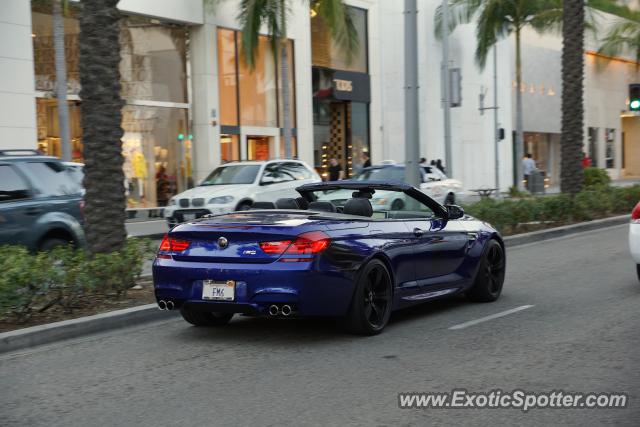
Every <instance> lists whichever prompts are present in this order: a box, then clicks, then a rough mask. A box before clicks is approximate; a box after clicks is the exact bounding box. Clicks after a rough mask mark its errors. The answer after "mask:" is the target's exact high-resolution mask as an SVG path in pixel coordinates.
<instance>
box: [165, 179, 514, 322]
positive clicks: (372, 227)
mask: <svg viewBox="0 0 640 427" xmlns="http://www.w3.org/2000/svg"><path fill="white" fill-rule="evenodd" d="M344 189H348V190H351V191H353V193H352V197H351V198H348V199H347V200H344V191H340V190H344ZM297 190H298V192H299V193H300V197H299V198H297V199H280V200H278V201H276V202H275V203H269V202H260V203H258V202H257V203H254V205H253V207H252V209H251V210H248V211H242V212H234V213H230V214H224V215H217V216H209V217H203V218H200V219H197V220H194V221H191V222H187V223H184V224H181V225H178V226H176V227H175V228H173V229H172V230H171V231H170V232H169V233H168V234H167V235H166V236H165V238H164V239H163V241H162V243H161V245H160V248H159V251H158V254H157V257H156V259H155V261H154V264H153V278H154V285H155V295H156V299H157V301H158V305H159V307H160V308H161V309H165V310H172V309H179V310H180V312H181V314H182V316H183V317H184V319H185V320H186V321H187V322H190V323H192V324H194V325H197V326H219V325H224V324H226V323H227V322H229V320H230V319H231V318H232V316H233V315H234V313H244V314H249V315H256V316H260V315H261V316H272V317H276V316H278V317H288V316H332V317H342V318H344V320H345V322H346V324H347V326H348V327H349V329H350V330H352V331H353V332H356V333H360V334H376V333H379V332H380V331H382V329H383V328H384V327H385V326H386V324H387V323H388V321H389V317H390V315H391V312H392V311H394V310H397V309H400V308H403V307H407V306H410V305H414V304H418V303H421V302H424V301H428V300H432V299H434V298H441V297H444V296H447V295H453V294H457V293H464V294H465V295H466V296H467V297H468V298H469V299H471V300H473V301H485V302H488V301H495V300H496V299H497V298H498V297H499V296H500V292H501V290H502V284H503V282H504V275H505V250H504V244H503V241H502V238H501V237H500V235H499V233H498V232H497V231H496V230H495V229H493V228H492V227H491V226H489V225H488V224H486V223H483V222H481V221H478V220H476V219H474V218H471V217H469V216H465V215H464V212H463V211H462V209H461V208H460V207H458V206H454V205H450V206H446V207H445V206H442V205H440V204H439V203H438V202H436V201H434V200H433V199H431V198H430V197H429V196H427V195H425V194H424V193H422V192H421V191H419V190H417V189H416V188H414V187H412V186H410V185H406V184H400V183H397V184H396V183H385V182H372V181H368V182H359V181H340V182H327V183H318V184H308V185H304V186H302V187H299V188H298V189H297ZM333 192H335V193H336V194H340V196H339V197H340V198H339V199H337V200H335V201H332V200H331V194H332V193H333ZM376 193H377V196H376ZM392 193H396V194H393V197H402V198H403V200H404V201H405V203H403V207H402V210H382V211H375V210H373V209H372V205H371V203H370V200H371V199H372V198H374V197H380V195H383V196H384V197H389V195H390V194H392ZM319 199H321V200H322V201H320V200H319Z"/></svg>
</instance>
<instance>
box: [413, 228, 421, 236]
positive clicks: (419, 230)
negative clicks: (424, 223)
mask: <svg viewBox="0 0 640 427" xmlns="http://www.w3.org/2000/svg"><path fill="white" fill-rule="evenodd" d="M413 234H414V235H415V236H416V237H422V235H423V234H424V230H421V229H419V228H418V227H416V228H414V229H413Z"/></svg>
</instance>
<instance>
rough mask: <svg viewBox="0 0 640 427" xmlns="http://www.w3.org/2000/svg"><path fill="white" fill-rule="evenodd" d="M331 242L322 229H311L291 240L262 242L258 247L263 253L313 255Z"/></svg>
mask: <svg viewBox="0 0 640 427" xmlns="http://www.w3.org/2000/svg"><path fill="white" fill-rule="evenodd" d="M330 243H331V238H330V237H329V236H327V235H326V234H325V233H323V232H322V231H311V232H309V233H303V234H301V235H299V236H298V237H296V239H295V240H294V241H293V242H292V241H291V240H281V241H277V242H262V243H260V249H262V251H263V252H264V253H267V254H274V255H281V254H285V255H315V254H317V253H320V252H322V251H324V250H325V249H327V247H328V246H329V244H330Z"/></svg>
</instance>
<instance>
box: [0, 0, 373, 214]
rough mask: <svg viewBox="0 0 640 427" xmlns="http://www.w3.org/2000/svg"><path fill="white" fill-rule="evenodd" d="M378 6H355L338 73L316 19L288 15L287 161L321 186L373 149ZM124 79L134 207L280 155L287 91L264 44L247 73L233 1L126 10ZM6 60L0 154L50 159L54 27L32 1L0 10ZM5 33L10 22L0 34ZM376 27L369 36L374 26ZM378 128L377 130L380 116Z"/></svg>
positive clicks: (73, 103) (70, 90)
mask: <svg viewBox="0 0 640 427" xmlns="http://www.w3.org/2000/svg"><path fill="white" fill-rule="evenodd" d="M377 3H378V2H377V1H374V0H352V1H349V2H348V4H349V7H350V10H351V13H352V15H353V16H354V22H355V23H356V27H357V31H358V37H359V42H360V43H359V45H360V49H359V51H358V53H357V55H355V58H353V60H352V61H350V62H347V61H346V60H345V59H344V55H343V54H342V52H340V50H339V49H338V48H337V47H336V46H335V44H334V43H333V42H332V40H331V38H330V37H329V33H328V31H327V29H326V27H325V25H324V23H323V22H322V20H321V18H320V17H318V16H317V14H316V13H315V12H314V11H313V10H310V9H309V8H308V6H305V3H303V2H297V3H293V8H292V10H291V12H290V18H289V28H288V35H287V37H288V38H289V51H288V54H289V55H288V57H289V62H288V64H289V70H290V72H289V76H290V78H289V95H290V98H289V99H290V111H289V115H290V118H291V120H290V122H291V131H292V135H293V138H292V140H293V141H292V142H293V156H295V157H298V158H300V159H302V160H305V161H306V162H307V163H309V164H310V165H314V166H316V168H317V169H318V171H319V172H320V173H324V171H325V168H326V165H327V160H328V159H329V158H330V157H336V158H337V159H338V160H339V161H340V162H341V164H342V165H343V168H344V169H345V171H346V172H347V174H349V173H350V172H353V171H354V170H357V168H358V165H359V164H361V158H362V154H363V153H365V152H367V153H369V152H371V151H374V149H375V147H379V145H380V141H379V139H378V137H377V136H378V135H377V134H374V135H372V134H371V132H370V129H371V128H372V127H375V126H379V123H378V122H377V119H376V118H373V114H372V113H375V112H376V111H379V110H380V106H379V105H378V102H379V99H378V97H377V96H376V94H375V88H376V87H377V86H378V85H379V82H378V76H377V73H375V72H373V71H372V70H378V65H377V61H378V58H379V56H378V55H377V54H376V53H375V52H370V51H369V45H370V44H371V43H372V41H373V42H374V45H376V43H377V42H375V41H376V40H377V34H376V32H375V31H372V30H371V28H377V16H378V11H377ZM118 8H119V9H120V10H121V12H122V14H123V18H122V30H121V36H120V44H121V46H120V49H121V63H120V74H121V84H122V92H121V95H122V97H123V99H124V100H125V103H126V105H125V107H124V109H123V121H122V127H123V130H124V136H123V138H122V142H123V156H124V160H125V165H124V172H125V177H126V182H125V185H126V188H127V194H128V206H129V207H130V208H153V207H157V206H163V205H164V204H165V203H166V202H167V200H168V198H169V197H171V195H173V194H176V193H178V192H180V191H183V190H184V189H186V188H188V187H190V186H193V185H194V184H196V183H197V182H199V181H200V180H202V179H203V178H204V177H206V176H207V175H208V174H209V173H210V172H211V171H212V170H213V169H214V168H215V167H217V166H219V165H220V164H223V163H225V162H229V161H234V160H264V159H269V158H278V157H282V156H283V155H284V141H283V138H282V134H283V128H282V125H283V105H284V103H283V99H282V78H281V72H280V69H279V67H277V66H276V61H275V60H274V56H273V53H272V51H271V47H270V43H269V39H268V37H266V35H264V36H261V37H260V41H259V44H260V46H259V49H258V54H257V57H256V65H255V68H254V69H253V70H250V69H249V68H248V66H247V65H246V64H245V62H244V60H243V58H242V55H241V54H240V37H241V34H240V32H239V23H238V20H237V15H238V10H239V2H220V3H218V4H217V5H216V6H215V9H210V8H208V7H206V6H205V5H204V4H203V1H202V0H187V1H180V2H176V1H173V0H154V1H149V0H122V1H120V3H119V4H118ZM0 9H1V10H0V11H1V15H2V16H3V17H7V18H6V19H3V22H1V23H0V32H1V33H2V34H3V36H4V37H3V39H5V40H11V42H10V43H9V44H5V45H4V46H3V49H5V52H3V53H2V54H0V57H1V58H2V59H1V60H2V61H3V63H2V67H1V68H0V70H1V71H0V74H1V75H2V79H0V80H1V81H2V83H1V84H0V105H2V108H3V109H6V111H5V113H6V114H4V115H3V119H2V121H0V141H1V142H0V149H2V148H4V149H8V148H28V149H35V148H37V149H39V150H40V151H42V152H44V153H46V154H50V155H54V156H59V155H60V154H61V143H60V134H59V126H58V111H57V109H58V107H57V100H56V99H55V96H54V93H55V84H56V73H55V62H54V58H55V57H54V48H53V19H52V15H51V10H50V8H47V7H44V6H40V5H39V3H34V4H31V2H29V1H27V0H7V1H6V2H2V4H1V5H0ZM77 14H78V12H77V8H75V7H74V5H73V2H72V6H71V7H70V11H69V13H68V14H67V15H66V16H65V18H64V22H65V25H64V28H65V36H64V45H65V59H66V68H67V76H66V78H67V103H68V106H69V123H70V128H71V145H72V157H73V158H72V160H73V161H77V162H82V161H83V157H82V130H81V125H80V119H81V109H80V106H81V103H82V100H81V99H80V97H79V92H80V84H79V76H78V35H79V24H78V19H77V18H78V16H77ZM5 21H6V22H5ZM372 23H373V25H372ZM375 117H378V115H377V114H376V115H375Z"/></svg>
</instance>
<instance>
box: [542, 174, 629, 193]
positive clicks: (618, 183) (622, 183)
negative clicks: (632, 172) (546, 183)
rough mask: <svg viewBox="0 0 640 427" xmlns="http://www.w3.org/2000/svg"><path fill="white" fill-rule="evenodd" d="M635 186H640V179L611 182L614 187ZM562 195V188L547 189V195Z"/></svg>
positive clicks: (623, 179) (552, 187)
mask: <svg viewBox="0 0 640 427" xmlns="http://www.w3.org/2000/svg"><path fill="white" fill-rule="evenodd" d="M635 184H640V177H633V178H621V179H616V180H612V181H611V185H612V186H614V187H630V186H632V185H635ZM558 193H560V186H559V185H557V186H556V185H553V186H551V187H549V188H547V190H546V192H545V194H558Z"/></svg>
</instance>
